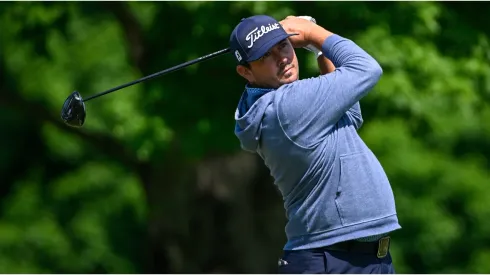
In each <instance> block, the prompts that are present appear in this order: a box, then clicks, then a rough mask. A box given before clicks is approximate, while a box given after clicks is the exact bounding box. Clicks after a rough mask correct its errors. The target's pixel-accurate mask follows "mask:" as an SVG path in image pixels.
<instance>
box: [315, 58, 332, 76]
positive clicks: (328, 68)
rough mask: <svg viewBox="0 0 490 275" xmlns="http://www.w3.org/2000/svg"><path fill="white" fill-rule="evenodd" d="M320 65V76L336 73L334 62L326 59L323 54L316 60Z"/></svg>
mask: <svg viewBox="0 0 490 275" xmlns="http://www.w3.org/2000/svg"><path fill="white" fill-rule="evenodd" d="M316 61H317V63H318V68H320V74H322V75H324V74H328V73H331V72H333V71H335V66H334V65H333V63H332V61H330V60H329V59H328V58H326V57H325V56H324V55H323V54H322V55H320V56H319V57H318V58H317V59H316Z"/></svg>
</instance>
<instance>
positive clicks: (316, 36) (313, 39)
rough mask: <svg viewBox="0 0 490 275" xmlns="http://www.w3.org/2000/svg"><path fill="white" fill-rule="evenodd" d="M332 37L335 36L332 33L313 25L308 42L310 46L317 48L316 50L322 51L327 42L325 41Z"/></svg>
mask: <svg viewBox="0 0 490 275" xmlns="http://www.w3.org/2000/svg"><path fill="white" fill-rule="evenodd" d="M331 35H333V33H332V32H330V31H327V30H326V29H324V28H323V27H321V26H319V25H316V24H313V25H312V27H311V29H310V32H309V34H308V40H309V42H310V44H312V45H313V46H315V48H317V49H321V48H322V46H323V42H325V39H327V38H328V37H330V36H331Z"/></svg>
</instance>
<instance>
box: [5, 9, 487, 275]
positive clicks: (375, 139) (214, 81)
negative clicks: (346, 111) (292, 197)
mask: <svg viewBox="0 0 490 275" xmlns="http://www.w3.org/2000/svg"><path fill="white" fill-rule="evenodd" d="M489 10H490V5H489V4H488V2H2V3H0V129H1V135H0V139H1V140H0V141H1V142H0V146H1V147H0V181H1V185H0V203H1V205H0V210H1V211H0V272H1V273H183V272H185V273H218V272H219V273H228V272H230V273H274V272H276V263H277V258H278V257H279V256H280V255H281V250H282V247H283V245H284V242H285V236H284V225H285V222H286V220H285V215H284V212H283V206H282V201H281V198H280V195H279V193H278V191H277V190H276V189H275V187H274V186H273V180H272V178H271V177H270V175H269V171H268V170H267V169H266V167H265V166H264V165H263V164H262V162H261V161H260V159H258V157H257V156H255V155H252V154H248V153H244V152H242V151H241V150H240V148H239V143H238V140H237V139H236V137H235V136H234V133H233V130H234V112H235V108H236V105H237V103H238V100H239V97H240V95H241V93H242V91H243V87H244V84H245V83H244V81H243V79H241V78H240V77H239V76H238V75H237V74H236V73H235V69H234V61H233V59H232V57H231V56H222V57H218V58H216V59H213V60H210V61H206V62H204V63H200V64H197V65H193V66H191V67H189V68H186V69H184V70H181V71H178V72H174V73H172V74H171V75H167V76H163V77H161V78H157V79H154V80H151V81H148V82H145V83H142V84H138V85H135V86H132V87H129V88H126V89H124V90H121V91H118V92H116V93H113V94H110V95H106V96H104V97H101V98H98V99H97V100H94V101H90V102H89V103H87V119H86V123H85V125H84V127H83V128H81V129H73V128H69V127H68V126H65V125H64V124H63V123H62V121H61V119H60V110H61V106H62V104H63V102H64V100H65V99H66V97H67V96H68V95H69V94H70V93H71V92H72V91H74V90H77V91H79V92H80V93H81V94H82V96H84V97H88V96H89V95H92V94H95V93H97V92H101V91H104V90H107V89H109V88H112V87H114V86H117V85H120V84H123V83H126V82H129V81H132V80H135V79H137V78H140V77H143V76H145V75H149V74H152V73H154V72H157V71H160V70H163V69H165V68H169V67H171V66H174V65H177V64H179V63H182V62H184V61H187V60H190V59H194V58H197V57H199V56H203V55H206V54H209V53H211V52H214V51H217V50H220V49H223V48H225V47H227V46H228V37H229V34H230V32H231V31H232V29H233V27H234V26H235V25H236V24H237V23H238V22H239V20H240V19H241V18H243V17H247V16H250V15H253V14H269V15H271V16H274V17H275V18H276V19H279V20H280V19H282V18H284V17H286V16H287V15H311V16H313V17H315V18H316V20H317V23H318V24H320V25H322V26H324V27H325V28H327V29H328V30H330V31H332V32H334V33H338V34H340V35H342V36H344V37H347V38H350V39H352V40H354V41H355V42H356V43H357V44H359V45H360V46H361V47H363V48H364V49H365V50H366V51H368V52H369V53H370V54H372V55H373V56H374V57H375V58H376V59H377V60H378V61H379V63H380V64H381V65H382V67H383V69H384V75H383V77H382V79H381V80H380V82H379V84H378V85H377V86H376V87H375V88H374V90H373V91H372V92H371V93H370V94H369V95H368V96H367V97H366V98H364V99H363V100H362V102H361V106H362V111H363V115H364V119H365V124H364V126H363V128H362V129H361V131H360V134H361V136H362V137H363V139H364V140H365V142H366V143H367V144H368V146H370V148H371V149H372V150H373V151H374V152H375V154H376V155H377V156H378V158H379V159H380V161H381V163H382V164H383V166H384V168H385V170H386V172H387V174H388V176H389V178H390V180H391V182H392V186H393V189H394V193H395V197H396V203H397V209H398V213H399V219H400V223H401V225H402V226H403V229H402V230H400V231H398V232H396V233H395V234H394V235H393V238H394V242H393V244H392V254H393V258H394V261H395V265H396V271H397V272H398V273H490V220H489V219H490V188H489V186H490V173H489V168H490V162H489V160H490V123H489V121H490V103H489V102H490V62H489V61H490V41H489V40H490V24H488V19H487V18H486V17H487V16H488V14H489ZM297 54H298V58H299V59H300V68H301V77H302V78H305V77H310V76H315V75H318V74H319V71H318V69H317V68H316V63H315V60H314V57H313V56H312V55H311V54H310V53H309V52H307V51H305V50H303V49H298V50H297Z"/></svg>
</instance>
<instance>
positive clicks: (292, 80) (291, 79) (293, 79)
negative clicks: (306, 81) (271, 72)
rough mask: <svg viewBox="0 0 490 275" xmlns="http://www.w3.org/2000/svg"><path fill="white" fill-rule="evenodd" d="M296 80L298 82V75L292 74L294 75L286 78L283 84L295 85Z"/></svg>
mask: <svg viewBox="0 0 490 275" xmlns="http://www.w3.org/2000/svg"><path fill="white" fill-rule="evenodd" d="M296 80H298V75H296V74H292V75H290V76H288V77H284V78H283V79H282V81H281V82H282V83H283V84H289V83H293V82H294V81H296Z"/></svg>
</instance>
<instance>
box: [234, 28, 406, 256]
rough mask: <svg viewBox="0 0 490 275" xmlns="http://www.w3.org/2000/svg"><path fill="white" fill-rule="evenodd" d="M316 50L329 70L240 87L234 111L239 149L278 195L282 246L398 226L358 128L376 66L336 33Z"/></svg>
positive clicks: (388, 195)
mask: <svg viewBox="0 0 490 275" xmlns="http://www.w3.org/2000/svg"><path fill="white" fill-rule="evenodd" d="M322 52H323V54H324V55H325V56H326V57H327V58H328V59H330V60H331V61H332V62H333V64H334V65H335V67H336V70H335V71H334V72H332V73H329V74H325V75H321V76H318V77H313V78H308V79H302V80H297V81H295V82H293V83H290V84H286V85H283V86H281V87H280V88H278V89H275V90H265V89H256V88H247V89H246V91H245V92H244V93H243V95H242V98H241V99H240V102H239V104H238V108H237V110H236V112H235V120H236V127H235V134H236V136H237V137H238V139H239V140H240V143H241V146H242V148H243V149H244V150H247V151H251V152H256V153H258V154H259V155H260V156H261V157H262V159H263V160H264V163H265V165H267V167H268V168H269V169H270V172H271V175H272V176H273V178H274V180H275V184H276V185H277V187H278V189H279V190H280V192H281V194H282V197H283V200H284V208H285V210H286V216H287V218H288V222H287V224H286V229H285V230H286V235H287V238H288V241H287V243H286V245H285V246H284V249H285V250H295V249H306V248H315V247H322V246H327V245H331V244H334V243H337V242H341V241H345V240H351V239H358V238H363V237H368V236H373V235H380V234H386V233H388V232H391V231H394V230H397V229H399V228H401V227H400V225H399V223H398V218H397V214H396V208H395V201H394V195H393V192H392V189H391V186H390V183H389V180H388V178H387V176H386V174H385V172H384V170H383V168H382V166H381V164H380V163H379V161H378V160H377V158H376V157H375V155H374V154H373V153H372V151H371V150H370V149H369V148H368V147H367V146H366V144H365V143H364V142H363V140H362V139H361V138H360V136H359V135H358V133H357V130H358V129H359V128H360V127H361V125H362V124H363V119H362V115H361V109H360V105H359V100H360V99H361V98H363V97H364V96H365V95H366V94H367V93H368V92H369V91H370V90H371V89H372V88H373V87H374V86H375V85H376V83H377V82H378V81H379V79H380V77H381V75H382V69H381V67H380V65H379V64H378V62H376V60H375V59H374V58H372V57H371V56H370V55H369V54H367V53H366V52H365V51H364V50H362V49H361V48H360V47H359V46H357V45H356V44H355V43H354V42H352V41H351V40H348V39H345V38H343V37H341V36H339V35H336V34H334V35H332V36H330V37H329V38H327V39H326V40H325V42H324V43H323V45H322Z"/></svg>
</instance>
